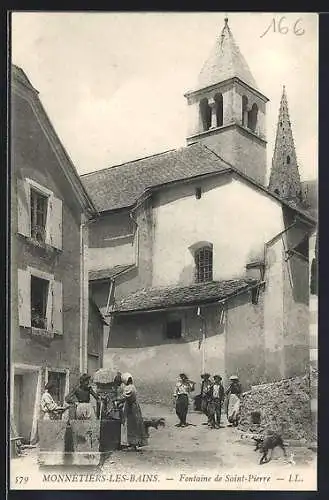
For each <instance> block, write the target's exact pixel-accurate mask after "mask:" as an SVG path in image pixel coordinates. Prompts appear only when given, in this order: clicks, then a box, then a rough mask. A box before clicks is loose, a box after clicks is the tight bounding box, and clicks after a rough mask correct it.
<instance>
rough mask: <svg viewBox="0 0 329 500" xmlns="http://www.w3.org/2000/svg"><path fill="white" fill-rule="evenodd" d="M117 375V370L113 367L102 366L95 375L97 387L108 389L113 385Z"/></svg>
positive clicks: (94, 379)
mask: <svg viewBox="0 0 329 500" xmlns="http://www.w3.org/2000/svg"><path fill="white" fill-rule="evenodd" d="M115 376H116V372H115V371H114V370H112V369H111V368H100V369H99V370H97V372H95V374H94V376H93V383H94V384H96V386H97V389H99V390H101V391H102V390H104V391H106V389H111V387H112V386H113V384H114V378H115Z"/></svg>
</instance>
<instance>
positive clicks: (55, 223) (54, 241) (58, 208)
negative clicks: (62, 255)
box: [50, 196, 63, 250]
mask: <svg viewBox="0 0 329 500" xmlns="http://www.w3.org/2000/svg"><path fill="white" fill-rule="evenodd" d="M62 212H63V209H62V200H60V199H59V198H56V197H55V196H53V197H52V213H51V219H50V232H51V245H52V246H53V247H55V248H58V249H59V250H61V249H62V217H63V214H62Z"/></svg>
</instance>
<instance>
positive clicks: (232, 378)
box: [230, 375, 239, 380]
mask: <svg viewBox="0 0 329 500" xmlns="http://www.w3.org/2000/svg"><path fill="white" fill-rule="evenodd" d="M230 380H239V377H238V376H237V375H231V376H230Z"/></svg>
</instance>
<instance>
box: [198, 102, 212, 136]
mask: <svg viewBox="0 0 329 500" xmlns="http://www.w3.org/2000/svg"><path fill="white" fill-rule="evenodd" d="M200 115H201V121H202V127H203V130H209V129H210V127H211V107H210V106H209V103H208V99H207V98H206V97H204V98H203V99H201V101H200Z"/></svg>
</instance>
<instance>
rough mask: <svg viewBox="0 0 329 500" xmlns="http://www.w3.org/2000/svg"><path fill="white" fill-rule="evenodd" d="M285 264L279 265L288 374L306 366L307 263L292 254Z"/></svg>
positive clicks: (293, 374) (307, 316)
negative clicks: (281, 274) (282, 281)
mask: <svg viewBox="0 0 329 500" xmlns="http://www.w3.org/2000/svg"><path fill="white" fill-rule="evenodd" d="M285 264H286V265H284V266H283V279H284V290H283V331H284V338H283V342H284V376H285V377H286V378H289V377H294V376H296V375H300V374H302V373H305V372H306V370H307V368H308V366H309V308H308V263H307V262H304V261H302V260H301V259H300V258H298V257H295V256H293V257H291V259H290V260H289V261H288V262H286V263H285ZM288 266H289V268H290V273H291V274H290V277H289V273H288Z"/></svg>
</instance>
